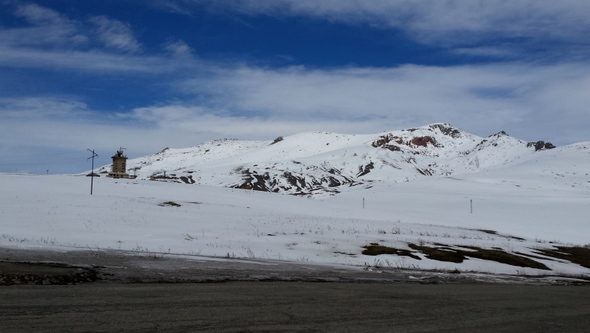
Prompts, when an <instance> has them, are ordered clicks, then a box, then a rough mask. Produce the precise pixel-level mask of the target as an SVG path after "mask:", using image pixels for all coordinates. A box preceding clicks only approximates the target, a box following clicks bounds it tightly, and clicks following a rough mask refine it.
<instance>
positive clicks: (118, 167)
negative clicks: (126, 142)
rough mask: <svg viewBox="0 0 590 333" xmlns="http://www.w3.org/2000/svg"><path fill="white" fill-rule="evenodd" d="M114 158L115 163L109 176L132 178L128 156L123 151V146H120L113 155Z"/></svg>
mask: <svg viewBox="0 0 590 333" xmlns="http://www.w3.org/2000/svg"><path fill="white" fill-rule="evenodd" d="M111 158H112V159H113V165H112V167H111V172H110V173H109V177H112V178H130V177H129V174H128V173H127V156H125V153H124V152H123V148H119V150H117V152H116V153H115V155H113V156H112V157H111Z"/></svg>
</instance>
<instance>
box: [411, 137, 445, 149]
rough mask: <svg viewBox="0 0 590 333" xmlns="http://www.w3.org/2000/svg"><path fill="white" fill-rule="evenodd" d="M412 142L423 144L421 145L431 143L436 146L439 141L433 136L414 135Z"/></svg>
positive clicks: (418, 144) (415, 144) (416, 144)
mask: <svg viewBox="0 0 590 333" xmlns="http://www.w3.org/2000/svg"><path fill="white" fill-rule="evenodd" d="M410 143H411V144H413V145H414V146H421V147H427V146H428V144H431V145H433V146H435V147H438V146H439V145H438V143H437V142H436V139H434V138H433V137H431V136H417V137H414V138H413V139H412V140H411V141H410Z"/></svg>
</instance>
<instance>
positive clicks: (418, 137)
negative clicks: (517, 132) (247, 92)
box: [99, 123, 554, 194]
mask: <svg viewBox="0 0 590 333" xmlns="http://www.w3.org/2000/svg"><path fill="white" fill-rule="evenodd" d="M551 148H554V146H553V145H552V144H550V143H545V142H542V141H538V142H533V143H530V142H525V141H522V140H519V139H516V138H513V137H511V136H509V135H508V134H506V133H505V132H503V131H502V132H499V133H496V134H493V135H490V136H488V137H486V138H483V137H479V136H477V135H474V134H471V133H467V132H465V131H462V130H460V129H458V128H455V127H453V126H451V125H449V124H445V123H438V124H431V125H427V126H423V127H419V128H411V129H404V130H396V131H391V132H386V133H380V134H374V135H344V134H335V133H302V134H296V135H291V136H287V137H284V138H283V137H279V138H276V139H275V140H273V141H243V140H234V139H223V140H215V141H212V142H208V143H204V144H201V145H198V146H196V147H191V148H183V149H172V148H165V149H163V150H162V151H160V152H158V153H156V154H153V155H150V156H145V157H140V158H136V159H130V160H129V161H128V163H127V168H128V172H129V174H131V175H133V174H136V175H137V176H138V178H140V179H152V180H159V181H172V182H179V183H186V184H206V185H216V186H225V187H235V188H242V189H254V190H260V191H269V192H284V193H289V194H310V193H323V192H339V191H340V190H341V189H342V188H343V187H349V186H356V185H361V184H369V183H371V182H374V181H385V182H408V181H411V180H414V179H417V178H420V177H430V176H451V175H459V174H467V173H474V172H479V171H480V170H487V169H493V168H495V167H498V166H504V165H507V164H510V163H513V162H515V161H518V160H521V159H526V158H528V157H529V156H532V155H533V154H535V152H536V151H539V150H546V149H551ZM109 170H110V165H106V166H103V167H102V168H100V170H99V172H101V173H106V172H108V171H109Z"/></svg>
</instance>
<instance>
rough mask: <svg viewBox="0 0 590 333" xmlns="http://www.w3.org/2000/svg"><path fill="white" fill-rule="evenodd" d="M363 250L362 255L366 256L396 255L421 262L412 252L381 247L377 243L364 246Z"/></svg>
mask: <svg viewBox="0 0 590 333" xmlns="http://www.w3.org/2000/svg"><path fill="white" fill-rule="evenodd" d="M363 248H364V249H365V250H363V252H362V253H363V254H364V255H366V256H377V255H380V254H394V255H398V256H405V257H410V258H414V259H416V260H421V259H420V257H418V256H417V255H415V254H413V252H412V251H410V250H404V249H396V248H394V247H388V246H383V245H379V244H377V243H371V244H370V245H366V246H363Z"/></svg>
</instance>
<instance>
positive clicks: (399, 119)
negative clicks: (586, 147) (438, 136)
mask: <svg viewBox="0 0 590 333" xmlns="http://www.w3.org/2000/svg"><path fill="white" fill-rule="evenodd" d="M588 73H590V65H587V64H584V63H579V64H562V65H526V64H520V63H513V64H506V65H477V66H455V67H427V66H401V67H395V68H347V69H336V70H307V69H305V68H302V67H293V68H289V69H281V70H273V69H260V68H249V67H243V68H240V69H236V70H228V71H225V72H223V73H222V74H220V75H218V76H216V77H213V78H211V77H207V78H199V79H193V80H188V81H185V82H184V83H183V84H182V85H181V87H180V88H181V89H183V90H184V91H185V92H187V93H189V92H191V91H193V92H194V93H196V94H199V96H201V98H203V96H206V100H207V101H208V103H210V105H214V106H215V107H217V108H221V109H224V110H232V111H233V112H237V113H238V114H241V115H250V116H253V117H263V118H270V119H281V120H286V121H288V120H291V121H307V122H308V123H309V124H314V122H316V121H320V122H328V121H329V120H332V121H334V122H336V123H339V125H341V126H342V125H343V124H346V123H350V124H353V123H356V122H359V121H365V122H367V123H371V124H373V125H376V126H375V127H373V128H370V130H371V131H375V132H377V131H381V130H387V129H388V128H397V127H405V126H416V125H422V124H425V123H431V122H439V121H446V122H451V123H453V124H456V125H457V126H460V127H463V128H465V129H467V130H470V131H473V132H476V133H477V134H480V135H487V134H490V133H491V132H493V131H498V130H500V129H505V130H508V131H509V132H511V133H513V134H515V135H517V136H521V137H522V138H524V139H536V138H542V139H551V140H554V141H557V142H559V143H565V142H573V141H582V140H588V139H589V137H588V132H587V128H588V127H589V126H590V113H589V112H587V109H586V105H589V104H590V95H588V94H587V91H589V90H588V88H589V83H588V82H589V80H590V74H588ZM343 127H347V126H343ZM352 128H354V127H352ZM364 129H369V128H366V127H364Z"/></svg>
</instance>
